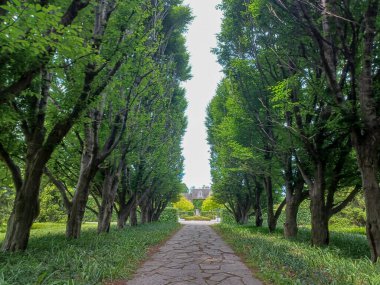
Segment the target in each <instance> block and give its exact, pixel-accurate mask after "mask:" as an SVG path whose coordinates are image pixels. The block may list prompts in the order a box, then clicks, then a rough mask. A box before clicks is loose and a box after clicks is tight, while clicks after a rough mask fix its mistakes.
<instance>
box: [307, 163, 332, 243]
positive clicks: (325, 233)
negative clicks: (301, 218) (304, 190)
mask: <svg viewBox="0 0 380 285" xmlns="http://www.w3.org/2000/svg"><path fill="white" fill-rule="evenodd" d="M314 179H315V181H314V183H313V185H312V187H311V189H310V211H311V243H312V245H315V246H324V245H328V244H329V229H328V213H327V211H326V207H325V181H324V179H325V177H324V166H323V165H322V164H321V163H318V164H317V166H316V173H315V177H314Z"/></svg>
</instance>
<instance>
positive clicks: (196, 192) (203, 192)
mask: <svg viewBox="0 0 380 285" xmlns="http://www.w3.org/2000/svg"><path fill="white" fill-rule="evenodd" d="M210 194H211V188H210V187H208V186H203V187H201V188H190V193H188V194H185V197H186V198H187V199H189V200H191V201H192V200H195V199H200V200H204V199H206V198H207V197H208V196H210Z"/></svg>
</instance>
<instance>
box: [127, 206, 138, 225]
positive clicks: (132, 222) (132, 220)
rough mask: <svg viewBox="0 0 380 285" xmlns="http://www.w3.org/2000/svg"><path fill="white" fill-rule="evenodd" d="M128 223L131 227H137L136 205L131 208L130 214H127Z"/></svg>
mask: <svg viewBox="0 0 380 285" xmlns="http://www.w3.org/2000/svg"><path fill="white" fill-rule="evenodd" d="M129 223H130V225H131V226H132V227H133V226H137V205H136V204H134V205H133V206H132V207H131V210H130V214H129Z"/></svg>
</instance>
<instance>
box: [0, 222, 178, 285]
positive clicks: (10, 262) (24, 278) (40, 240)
mask: <svg viewBox="0 0 380 285" xmlns="http://www.w3.org/2000/svg"><path fill="white" fill-rule="evenodd" d="M179 227H180V225H179V224H176V223H152V224H147V225H141V226H138V227H133V228H127V229H125V230H116V229H112V230H111V232H110V233H109V234H101V235H98V234H97V233H96V224H94V223H86V224H84V225H83V232H82V235H81V237H80V238H79V239H77V240H67V239H66V238H65V236H64V232H65V225H64V224H53V223H43V224H42V223H41V224H39V223H37V224H34V225H33V229H32V232H31V238H30V241H29V246H28V249H27V251H25V252H17V253H0V284H2V285H3V284H70V285H71V284H75V285H76V284H100V283H101V281H102V280H117V279H127V278H128V277H130V276H131V275H132V274H133V272H134V271H135V270H136V269H137V267H138V266H139V264H140V263H141V261H142V260H143V259H144V258H146V256H147V251H148V249H149V247H151V246H153V245H157V244H159V243H160V242H162V241H163V240H165V239H166V238H167V237H169V236H170V235H171V234H172V233H173V232H174V231H175V230H176V229H178V228H179ZM3 238H4V233H0V241H1V240H3Z"/></svg>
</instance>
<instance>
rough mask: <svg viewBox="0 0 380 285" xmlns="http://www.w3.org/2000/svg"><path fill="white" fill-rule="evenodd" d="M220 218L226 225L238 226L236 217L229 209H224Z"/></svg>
mask: <svg viewBox="0 0 380 285" xmlns="http://www.w3.org/2000/svg"><path fill="white" fill-rule="evenodd" d="M220 218H221V222H222V223H224V224H236V221H235V218H234V216H233V215H232V214H231V213H230V212H229V211H228V210H227V209H222V211H221V214H220Z"/></svg>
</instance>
